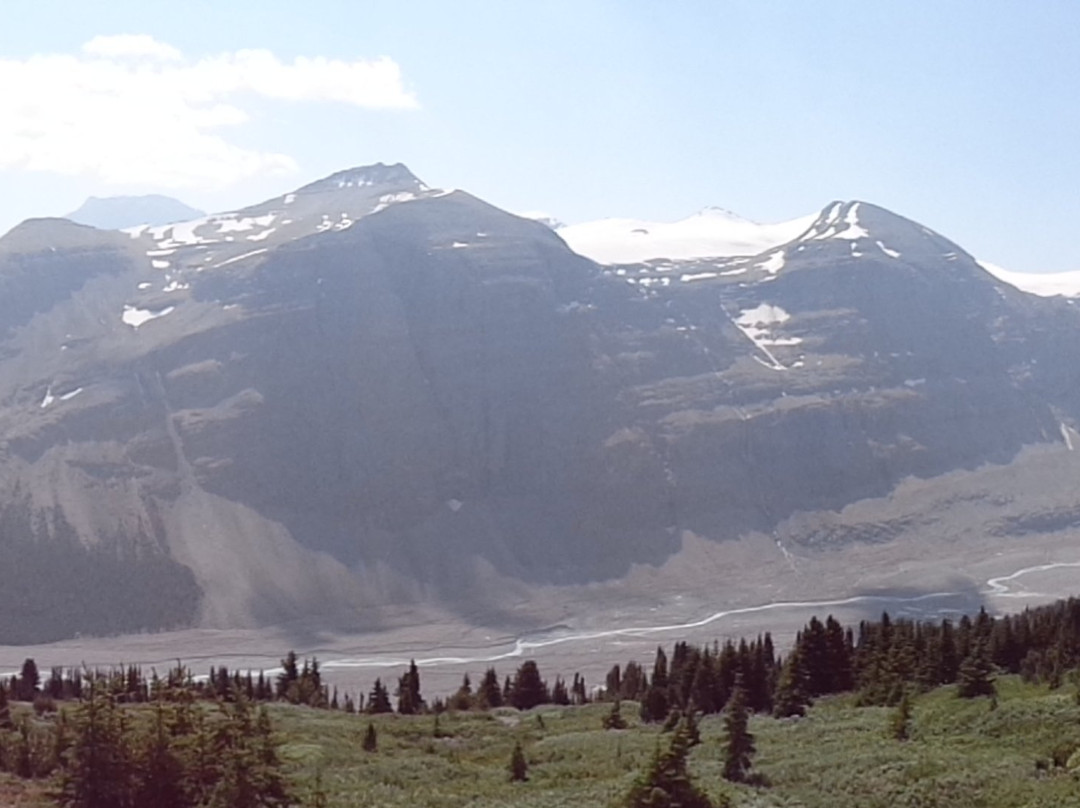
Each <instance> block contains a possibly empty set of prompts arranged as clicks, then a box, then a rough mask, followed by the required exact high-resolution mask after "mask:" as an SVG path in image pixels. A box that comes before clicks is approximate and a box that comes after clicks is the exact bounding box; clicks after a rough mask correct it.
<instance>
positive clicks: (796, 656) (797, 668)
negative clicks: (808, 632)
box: [773, 646, 809, 718]
mask: <svg viewBox="0 0 1080 808" xmlns="http://www.w3.org/2000/svg"><path fill="white" fill-rule="evenodd" d="M808 701H809V699H808V698H807V696H806V689H805V685H804V676H803V666H802V658H801V654H800V651H799V648H798V646H796V647H795V648H792V649H791V653H790V654H789V655H788V658H787V659H786V660H785V661H784V665H783V667H782V668H781V670H780V678H779V680H778V681H777V683H776V692H775V693H774V694H773V715H774V716H775V717H777V718H791V717H792V716H802V715H806V705H807V702H808Z"/></svg>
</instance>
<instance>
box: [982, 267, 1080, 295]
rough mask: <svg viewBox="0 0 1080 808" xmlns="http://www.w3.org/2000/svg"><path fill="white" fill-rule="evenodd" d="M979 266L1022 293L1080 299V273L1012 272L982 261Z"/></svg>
mask: <svg viewBox="0 0 1080 808" xmlns="http://www.w3.org/2000/svg"><path fill="white" fill-rule="evenodd" d="M979 266H981V267H982V268H983V269H985V270H986V271H987V272H989V273H990V274H991V275H993V276H994V277H995V278H997V279H998V280H999V281H1005V283H1008V284H1010V285H1012V286H1015V287H1016V288H1017V289H1019V290H1020V291H1022V292H1028V293H1029V294H1033V295H1038V296H1039V297H1054V296H1055V295H1064V296H1065V297H1080V272H1046V273H1034V272H1010V271H1009V270H1007V269H1002V268H1001V267H999V266H997V265H996V264H991V263H989V262H988V261H980V262H979Z"/></svg>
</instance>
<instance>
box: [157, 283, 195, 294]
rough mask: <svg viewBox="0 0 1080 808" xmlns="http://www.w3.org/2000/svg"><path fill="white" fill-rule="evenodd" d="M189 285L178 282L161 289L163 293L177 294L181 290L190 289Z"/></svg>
mask: <svg viewBox="0 0 1080 808" xmlns="http://www.w3.org/2000/svg"><path fill="white" fill-rule="evenodd" d="M190 288H191V284H189V283H180V282H179V281H172V282H171V283H169V285H168V286H165V287H163V288H162V290H161V291H163V292H179V291H180V290H181V289H190Z"/></svg>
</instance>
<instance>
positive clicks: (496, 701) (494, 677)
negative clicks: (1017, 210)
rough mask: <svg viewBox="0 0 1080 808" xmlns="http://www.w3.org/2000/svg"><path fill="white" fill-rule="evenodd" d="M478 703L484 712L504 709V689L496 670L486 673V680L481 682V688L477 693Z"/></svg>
mask: <svg viewBox="0 0 1080 808" xmlns="http://www.w3.org/2000/svg"><path fill="white" fill-rule="evenodd" d="M476 701H477V703H478V704H479V705H480V708H481V709H484V710H489V709H493V708H495V707H502V705H503V697H502V689H501V688H500V687H499V675H498V674H497V673H495V669H494V668H488V669H487V670H486V671H484V678H483V679H481V680H480V687H479V689H477V691H476Z"/></svg>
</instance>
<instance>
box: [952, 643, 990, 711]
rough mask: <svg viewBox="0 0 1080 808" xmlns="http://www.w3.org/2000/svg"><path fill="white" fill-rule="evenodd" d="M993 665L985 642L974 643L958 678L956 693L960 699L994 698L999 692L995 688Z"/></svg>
mask: <svg viewBox="0 0 1080 808" xmlns="http://www.w3.org/2000/svg"><path fill="white" fill-rule="evenodd" d="M992 674H993V665H992V664H991V663H990V659H989V657H988V655H987V652H986V642H985V640H983V639H981V638H979V639H976V640H975V641H973V642H972V644H971V650H970V652H969V653H968V655H967V656H966V657H964V661H963V662H961V663H960V670H959V672H958V674H957V677H956V693H957V695H958V696H960V698H963V699H971V698H975V697H976V696H992V695H994V693H995V692H996V691H997V688H995V687H994V677H993V675H992Z"/></svg>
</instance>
